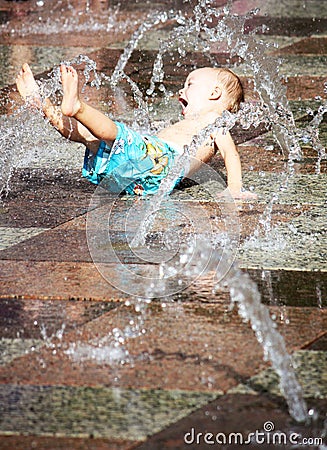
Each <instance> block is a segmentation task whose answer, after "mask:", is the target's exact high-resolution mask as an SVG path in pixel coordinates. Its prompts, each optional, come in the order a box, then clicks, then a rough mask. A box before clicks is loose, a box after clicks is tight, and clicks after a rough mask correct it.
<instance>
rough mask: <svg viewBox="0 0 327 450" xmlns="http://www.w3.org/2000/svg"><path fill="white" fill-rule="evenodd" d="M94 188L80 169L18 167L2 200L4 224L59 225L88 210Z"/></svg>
mask: <svg viewBox="0 0 327 450" xmlns="http://www.w3.org/2000/svg"><path fill="white" fill-rule="evenodd" d="M94 190H95V188H94V186H92V185H91V184H90V183H88V182H86V181H85V180H83V179H82V178H81V173H80V171H68V170H60V169H56V170H51V169H22V170H16V171H15V173H14V174H13V176H12V182H11V184H10V190H9V192H8V193H7V194H6V195H5V196H4V198H3V200H2V201H1V207H0V208H1V219H0V220H1V222H0V223H1V226H3V227H20V228H25V227H54V226H57V225H59V224H60V223H63V222H66V221H67V220H70V219H72V218H74V217H76V216H78V215H80V214H83V213H85V212H86V211H87V208H88V205H89V202H90V196H91V195H92V193H93V192H94Z"/></svg>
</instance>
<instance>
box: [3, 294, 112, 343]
mask: <svg viewBox="0 0 327 450" xmlns="http://www.w3.org/2000/svg"><path fill="white" fill-rule="evenodd" d="M115 307H117V303H110V302H94V301H89V300H84V301H78V300H68V301H65V300H62V301H60V302H58V301H57V300H50V299H47V300H31V299H29V300H23V299H17V298H8V299H6V298H0V339H1V338H9V339H15V338H20V339H40V338H41V337H42V336H41V335H42V330H44V331H45V333H46V335H47V336H49V337H50V336H52V335H54V334H55V333H56V332H57V331H58V330H60V329H61V328H62V327H63V326H64V327H65V330H66V331H68V330H72V329H75V328H77V327H79V326H81V325H83V324H85V323H86V322H89V321H90V320H93V319H95V318H96V317H99V316H101V315H102V314H104V313H106V312H108V311H110V310H111V309H113V308H115Z"/></svg>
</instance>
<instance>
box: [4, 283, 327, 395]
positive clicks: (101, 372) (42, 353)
mask: <svg viewBox="0 0 327 450" xmlns="http://www.w3.org/2000/svg"><path fill="white" fill-rule="evenodd" d="M221 295H222V297H221V296H220V294H217V295H216V297H217V302H216V303H211V304H198V303H183V304H178V303H171V304H169V303H167V304H166V307H165V308H162V307H161V306H160V304H158V303H152V305H151V306H150V307H149V308H148V310H147V311H146V314H144V316H143V317H141V319H142V321H141V322H140V327H142V328H144V329H145V330H146V333H145V334H144V335H143V334H142V335H141V336H139V337H137V338H134V339H133V338H127V337H125V342H124V347H123V349H124V352H125V351H126V350H127V351H128V358H130V359H131V360H132V363H127V364H124V365H121V364H114V363H112V362H111V363H109V361H110V358H111V352H112V350H113V345H114V342H115V341H114V339H113V337H112V334H111V331H112V330H113V329H119V330H122V331H123V332H124V330H125V329H126V327H128V326H130V325H129V324H130V320H133V321H134V323H138V322H137V321H138V317H139V315H138V314H137V313H136V312H135V310H134V309H133V308H130V307H126V306H120V307H118V308H116V309H114V310H111V311H110V312H108V313H105V314H102V315H101V316H100V317H98V318H96V319H94V320H92V321H91V322H88V323H86V324H85V325H84V326H82V327H79V328H78V330H76V331H74V330H72V331H69V332H67V333H65V334H64V336H63V339H62V340H61V341H60V342H58V341H57V340H56V339H52V341H51V342H52V344H58V343H59V344H60V346H55V347H54V346H53V345H52V346H44V347H43V348H40V349H39V350H38V351H37V352H34V353H33V354H29V355H27V356H24V357H21V358H17V359H15V360H14V361H12V362H11V363H9V364H7V365H6V366H4V367H1V368H0V382H1V383H2V384H6V383H8V382H9V381H10V382H11V383H15V384H31V383H32V384H34V385H63V386H80V385H87V386H98V385H104V386H115V385H116V383H117V380H119V386H120V387H122V388H135V389H137V388H146V389H182V390H194V391H200V392H210V391H212V390H213V391H217V390H218V391H224V392H226V391H227V390H228V389H230V388H232V387H234V386H236V385H238V384H239V383H242V382H245V381H246V380H247V379H248V378H249V377H251V376H253V375H255V374H256V373H258V372H260V371H261V370H262V369H263V368H265V367H267V365H268V363H266V362H264V360H263V351H262V348H261V346H260V345H259V343H258V342H257V340H256V338H255V336H254V333H253V331H252V329H251V327H250V325H249V324H245V323H243V322H242V320H241V319H240V317H239V315H238V314H237V312H236V311H235V310H234V311H230V309H229V305H230V302H229V301H224V298H226V293H224V292H223V293H222V294H221ZM58 307H60V303H59V302H58ZM270 311H271V313H272V314H274V316H275V321H276V323H277V324H278V329H279V331H280V332H281V334H282V335H283V336H284V338H285V340H286V345H287V347H288V350H289V351H293V350H296V349H299V348H301V347H302V346H303V345H305V344H306V343H307V342H309V341H312V340H313V339H314V338H315V337H316V336H317V335H318V334H319V333H320V332H321V331H322V330H324V328H325V325H324V324H325V323H326V317H325V316H326V315H325V314H324V312H323V311H321V310H317V309H313V308H291V307H289V308H285V307H280V308H279V307H272V308H271V309H270ZM299 330H301V332H299ZM97 342H98V344H97ZM100 342H102V344H100ZM72 345H73V347H72ZM100 345H101V346H100ZM98 346H100V347H99V348H101V349H102V350H101V351H102V352H104V351H106V352H107V360H108V364H107V365H106V364H105V363H104V361H103V359H101V361H100V362H99V363H97V362H96V359H92V356H91V355H92V351H93V350H94V349H96V348H97V347H98ZM54 348H55V349H56V352H55V353H54V351H53V349H54ZM79 348H80V349H81V351H82V352H83V351H84V353H81V355H83V360H81V359H79V358H78V351H79ZM67 349H71V350H73V349H74V352H75V356H76V358H77V359H76V360H71V359H70V357H68V355H67V354H66V353H65V351H66V350H67ZM92 349H93V350H92ZM123 349H122V350H123ZM85 352H88V355H89V357H88V358H85ZM93 355H94V353H93ZM122 355H124V353H122ZM122 357H126V356H122ZM26 361H28V364H27V363H26Z"/></svg>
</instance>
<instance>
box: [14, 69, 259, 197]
mask: <svg viewBox="0 0 327 450" xmlns="http://www.w3.org/2000/svg"><path fill="white" fill-rule="evenodd" d="M60 72H61V81H62V87H63V98H62V103H61V109H60V108H58V107H56V106H54V105H53V104H52V103H51V101H50V99H48V98H47V99H45V100H44V101H42V100H41V97H40V94H39V86H38V85H37V83H36V81H35V79H34V76H33V73H32V71H31V69H30V67H29V66H28V64H24V65H23V67H22V69H21V71H20V73H19V75H18V77H17V79H16V84H17V88H18V91H19V93H20V94H21V96H22V97H23V98H24V99H25V100H26V101H28V102H29V103H31V104H32V105H33V106H36V107H37V108H39V109H40V110H42V111H43V113H44V115H45V116H46V117H47V118H48V119H49V121H50V123H52V125H53V126H54V127H55V128H56V129H57V130H58V131H59V132H60V133H61V134H62V135H63V136H64V137H66V138H68V139H70V140H72V141H76V142H80V143H83V144H84V145H85V146H86V149H87V150H86V155H85V160H84V168H83V176H84V177H86V178H87V179H89V180H90V181H91V182H93V183H95V184H98V183H100V182H101V180H102V179H103V178H106V179H107V178H110V177H111V178H114V180H115V182H116V183H118V185H119V184H120V185H121V186H122V187H123V188H124V189H125V190H126V191H127V192H128V193H131V194H144V193H155V192H156V191H157V190H158V188H159V185H160V182H161V180H162V179H163V178H164V177H166V176H167V174H168V172H169V169H170V168H171V167H172V165H173V164H174V160H175V159H176V156H177V155H178V154H181V153H183V151H184V148H185V146H189V145H190V144H191V142H192V137H193V136H194V135H197V134H198V133H199V132H200V131H201V130H202V129H203V128H205V127H206V126H208V125H209V124H212V123H213V122H214V121H215V120H216V119H217V118H218V117H219V116H221V114H222V112H223V111H224V110H229V111H232V112H236V111H237V109H238V107H239V104H240V102H241V101H242V100H243V89H242V85H241V82H240V80H239V78H238V77H237V76H236V75H235V74H234V73H233V72H232V71H230V70H229V69H223V68H220V69H219V68H209V67H205V68H201V69H197V70H194V71H193V72H191V73H190V74H189V75H188V77H187V79H186V82H185V85H184V87H183V88H182V89H181V90H180V91H179V102H180V104H181V106H182V114H183V116H184V120H181V121H179V122H177V123H175V124H173V125H172V126H169V127H167V128H165V129H163V130H161V131H160V132H159V133H158V134H157V135H156V136H149V135H146V136H141V135H140V134H139V133H137V132H135V131H133V130H131V129H129V128H128V127H126V126H125V125H123V124H122V123H120V122H116V121H113V120H111V119H110V118H109V117H107V116H106V115H105V114H103V113H102V112H100V111H98V110H97V109H95V108H93V107H92V106H90V105H88V104H86V103H84V101H83V100H82V99H81V98H80V96H79V89H78V76H77V72H76V70H75V69H74V68H73V67H71V66H66V65H61V67H60ZM217 150H219V151H220V153H221V155H222V157H223V159H224V162H225V166H226V170H227V185H228V190H229V192H230V194H231V195H232V196H233V197H234V198H235V199H254V198H256V195H255V194H254V193H251V192H248V191H245V190H243V188H242V172H241V163H240V158H239V155H238V152H237V149H236V147H235V144H234V142H233V140H232V138H231V136H230V133H229V132H227V133H226V132H225V131H224V130H223V129H217V131H216V132H215V133H214V134H212V135H211V137H210V139H209V140H208V141H207V142H205V143H204V144H202V145H201V146H200V147H199V148H198V149H197V151H196V155H195V159H194V158H192V160H191V162H190V167H189V168H188V171H187V173H184V174H183V175H184V176H187V175H188V174H190V173H192V172H194V171H195V170H197V168H198V166H199V165H200V164H201V163H200V162H199V161H202V162H205V163H206V162H208V161H209V160H210V159H211V158H212V157H213V156H214V155H215V154H216V152H217ZM197 160H198V161H197Z"/></svg>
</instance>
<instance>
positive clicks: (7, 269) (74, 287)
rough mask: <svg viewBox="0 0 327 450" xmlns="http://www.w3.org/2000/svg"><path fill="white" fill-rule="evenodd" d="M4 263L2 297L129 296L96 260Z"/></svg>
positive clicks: (112, 297) (94, 297)
mask: <svg viewBox="0 0 327 450" xmlns="http://www.w3.org/2000/svg"><path fill="white" fill-rule="evenodd" d="M58 251H59V250H58ZM0 266H1V276H2V282H1V287H0V297H2V298H7V297H20V298H27V299H28V298H32V299H41V300H42V299H43V300H46V299H59V300H61V299H66V300H67V299H92V300H94V299H96V300H99V301H101V300H111V299H115V300H119V299H121V298H124V297H125V295H124V294H123V293H122V292H120V291H118V290H117V289H115V288H114V287H112V286H111V284H109V283H108V281H106V280H105V279H104V278H103V277H102V276H101V274H100V273H99V272H98V270H97V269H96V267H95V266H94V264H93V263H81V262H71V263H70V262H53V261H49V262H44V261H39V262H37V261H0Z"/></svg>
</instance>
